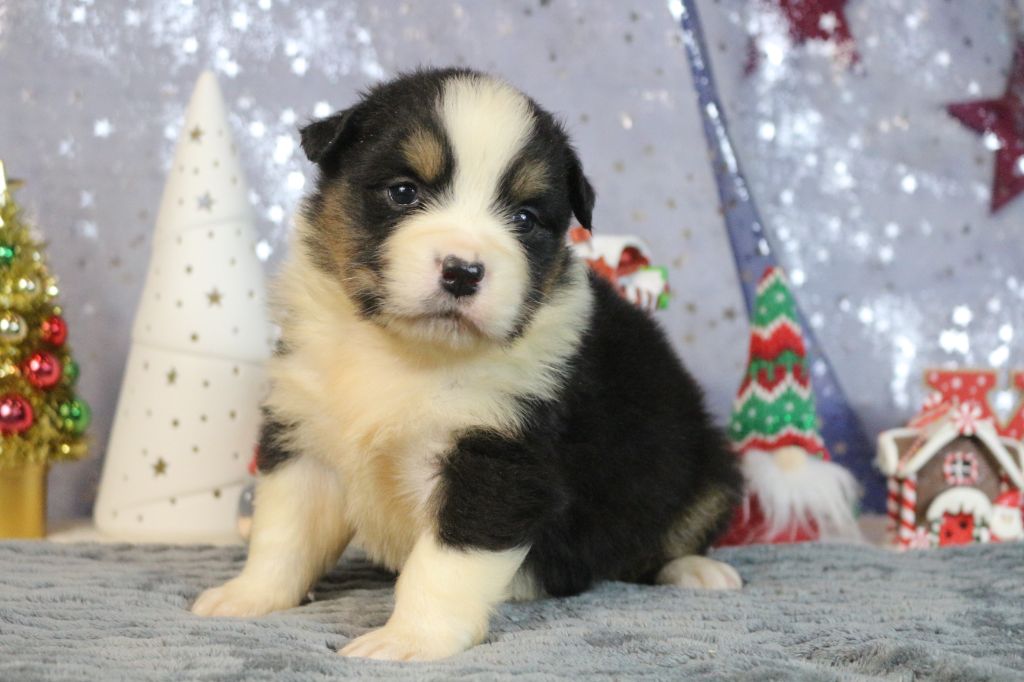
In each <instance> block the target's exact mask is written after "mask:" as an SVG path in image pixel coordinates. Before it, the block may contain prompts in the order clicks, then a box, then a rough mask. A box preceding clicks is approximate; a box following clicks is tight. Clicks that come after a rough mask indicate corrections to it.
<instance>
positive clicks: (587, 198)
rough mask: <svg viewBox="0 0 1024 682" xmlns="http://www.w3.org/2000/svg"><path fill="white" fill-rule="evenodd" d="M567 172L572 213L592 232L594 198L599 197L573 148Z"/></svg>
mask: <svg viewBox="0 0 1024 682" xmlns="http://www.w3.org/2000/svg"><path fill="white" fill-rule="evenodd" d="M567 173H568V178H567V179H568V181H569V205H570V206H572V213H573V215H575V216H576V219H577V220H579V221H580V225H582V226H583V227H585V228H586V229H587V231H588V232H592V231H593V226H592V224H591V223H592V220H593V214H594V200H595V199H596V198H597V197H596V195H595V194H594V187H593V186H592V185H591V184H590V181H589V180H587V176H586V175H584V174H583V164H581V163H580V158H579V157H578V156H577V155H576V152H575V151H573V150H571V149H570V150H569V161H568V171H567Z"/></svg>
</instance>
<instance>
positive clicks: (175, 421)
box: [171, 419, 181, 429]
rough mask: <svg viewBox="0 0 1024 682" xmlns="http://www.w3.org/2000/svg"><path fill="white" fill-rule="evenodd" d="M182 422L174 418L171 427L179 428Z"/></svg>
mask: <svg viewBox="0 0 1024 682" xmlns="http://www.w3.org/2000/svg"><path fill="white" fill-rule="evenodd" d="M180 424H181V422H179V421H178V420H177V419H172V420H171V428H174V429H176V428H178V426H179V425H180Z"/></svg>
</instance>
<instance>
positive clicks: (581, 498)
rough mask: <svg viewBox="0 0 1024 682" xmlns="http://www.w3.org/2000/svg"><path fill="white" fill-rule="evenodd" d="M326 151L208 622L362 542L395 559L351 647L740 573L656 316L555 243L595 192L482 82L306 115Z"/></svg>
mask: <svg viewBox="0 0 1024 682" xmlns="http://www.w3.org/2000/svg"><path fill="white" fill-rule="evenodd" d="M301 135H302V148H303V150H304V151H305V153H306V155H307V156H308V157H309V159H310V160H311V161H313V162H314V163H316V165H317V166H318V167H319V179H318V182H317V185H316V189H315V191H313V193H312V194H311V195H310V196H309V197H307V198H306V199H305V200H304V203H303V205H302V207H301V210H300V211H299V214H298V217H297V225H296V230H295V231H294V234H293V242H292V245H291V251H290V253H289V255H288V258H287V260H286V262H285V263H284V264H283V266H282V271H281V273H280V276H279V279H278V281H277V283H276V287H275V291H274V295H275V297H276V304H275V307H276V313H277V317H278V322H279V324H280V327H281V330H282V338H281V344H280V347H279V349H278V352H277V353H276V356H275V357H274V358H273V360H272V361H271V363H270V374H271V380H272V388H271V391H270V395H269V397H268V399H267V401H266V404H265V412H266V419H265V423H264V426H263V432H262V435H261V442H260V456H259V466H260V470H261V471H262V473H263V475H262V477H261V478H260V481H259V484H258V488H257V491H256V503H255V504H256V507H255V517H254V520H253V529H252V538H251V544H250V548H249V558H248V561H247V563H246V565H245V569H244V570H243V571H242V573H241V574H240V575H239V576H238V577H237V578H235V579H233V580H230V581H228V582H227V583H225V584H224V585H222V586H220V587H216V588H213V589H210V590H207V591H206V592H204V593H203V594H202V595H201V596H200V597H199V599H198V600H197V601H196V602H195V605H194V606H193V607H192V610H193V612H195V613H197V614H202V615H221V616H259V615H262V614H265V613H269V612H271V611H275V610H277V609H287V608H291V607H293V606H296V605H298V604H299V602H300V600H301V599H302V598H303V597H304V595H305V594H306V593H307V591H308V590H309V589H310V587H311V586H312V585H313V584H314V582H315V581H316V580H317V579H318V578H319V577H320V576H321V574H323V573H324V572H325V571H327V570H328V569H330V568H331V567H332V566H334V565H335V563H336V562H337V560H338V557H339V556H340V555H341V553H342V551H343V550H344V549H345V548H346V546H348V545H349V543H354V544H356V545H358V546H359V547H361V548H362V549H363V550H365V552H366V553H367V554H368V555H369V557H370V558H371V559H373V560H375V561H377V562H379V563H380V564H382V565H383V566H385V567H387V568H389V569H391V570H393V571H396V572H398V573H399V577H398V581H397V584H396V587H395V608H394V612H393V613H392V615H391V617H390V618H389V619H388V621H387V623H386V624H384V625H383V627H381V628H380V629H377V630H374V631H372V632H369V633H368V634H365V635H363V636H361V637H358V638H357V639H355V640H354V641H352V642H351V643H349V644H348V645H347V646H346V647H345V648H344V649H342V651H341V653H342V654H343V655H345V656H361V657H369V658H381V659H436V658H442V657H445V656H450V655H452V654H455V653H457V652H459V651H463V650H465V649H467V648H469V647H471V646H473V645H474V644H476V643H478V642H480V641H481V640H482V639H483V638H484V636H485V635H486V633H487V625H488V616H489V612H490V611H491V610H492V609H493V608H494V607H495V606H496V605H497V604H498V603H499V602H501V601H502V600H505V599H531V598H535V597H538V596H541V595H551V596H563V595H572V594H577V593H579V592H580V591H582V590H585V589H587V588H588V587H589V586H590V585H592V584H593V583H594V582H595V581H600V580H628V581H638V582H644V583H661V584H672V585H680V586H685V587H706V588H714V589H718V588H735V587H739V586H740V578H739V575H738V574H737V573H736V571H734V570H733V569H732V568H730V567H729V566H727V565H725V564H723V563H720V562H717V561H713V560H711V559H708V558H706V557H704V556H703V553H704V552H705V551H706V550H707V548H708V546H709V545H710V544H711V543H712V542H713V541H714V540H715V538H716V536H717V535H718V534H719V533H720V532H721V531H722V530H723V529H724V527H725V526H726V525H727V522H728V520H729V518H730V515H731V514H732V511H733V509H734V508H735V506H736V504H737V503H738V501H739V500H740V499H741V490H742V479H741V475H740V473H739V470H738V468H737V464H736V458H735V457H734V455H732V454H731V453H730V451H729V449H728V446H727V444H726V442H725V440H724V438H723V435H722V433H720V432H719V431H718V430H717V429H716V428H715V427H714V426H713V425H712V423H711V420H710V418H709V416H708V414H707V412H706V411H705V408H704V406H703V402H702V396H701V392H700V390H699V388H698V387H697V385H696V384H695V382H694V381H693V379H692V378H691V377H690V376H689V374H687V372H686V371H685V370H684V369H683V367H682V366H681V364H680V362H679V360H678V359H677V358H676V356H675V354H674V353H673V351H672V350H671V348H670V346H669V344H668V342H667V341H666V339H665V336H664V334H663V333H662V332H661V330H660V329H659V328H658V327H657V326H656V325H655V323H654V322H652V321H651V320H650V319H649V318H648V317H647V316H646V315H644V314H643V313H642V312H640V311H639V310H637V309H635V308H633V307H632V306H631V305H629V304H628V303H626V302H625V301H623V300H621V299H620V298H619V296H618V295H617V294H616V293H615V292H614V291H613V290H612V288H611V287H610V286H609V285H608V284H606V283H605V282H604V281H603V280H601V279H597V278H595V277H593V276H591V275H590V274H588V270H587V268H586V267H585V265H584V264H583V263H582V262H581V261H580V260H578V259H577V258H575V257H574V256H573V255H572V254H571V253H570V250H569V248H568V246H567V245H566V232H567V230H568V227H569V223H570V218H571V217H572V215H573V214H575V216H576V219H577V220H578V221H579V222H580V223H581V224H582V225H583V227H585V228H586V229H588V230H589V229H590V227H591V213H592V210H593V207H594V191H593V189H592V188H591V185H590V183H589V182H588V181H587V178H586V177H585V176H584V174H583V170H582V168H581V166H580V161H579V158H578V157H577V155H576V153H575V152H574V151H573V148H572V147H571V146H570V144H569V141H568V138H567V136H566V133H565V131H564V130H563V128H562V127H561V126H560V125H559V123H558V122H557V121H556V120H555V119H554V118H553V117H552V116H551V114H549V113H547V112H546V111H544V110H543V109H541V108H540V107H539V106H538V105H537V104H536V103H535V102H534V101H532V100H531V99H529V98H528V97H526V96H524V95H523V94H521V93H520V92H518V91H516V90H515V89H513V88H512V87H510V86H509V85H508V84H506V83H504V82H502V81H500V80H497V79H495V78H492V77H489V76H486V75H483V74H480V73H477V72H473V71H468V70H461V69H459V70H455V69H452V70H429V71H419V72H416V73H413V74H410V75H406V76H403V77H400V78H398V79H397V80H394V81H391V82H389V83H385V84H383V85H380V86H377V87H375V88H373V89H372V90H370V91H369V93H368V94H366V95H365V96H364V97H363V99H362V101H360V102H359V103H358V104H356V105H355V106H353V107H352V108H350V109H347V110H345V111H342V112H339V113H337V114H335V115H333V116H330V117H328V118H326V119H323V120H319V121H316V122H314V123H312V124H310V125H309V126H307V127H305V128H304V129H303V130H302V131H301Z"/></svg>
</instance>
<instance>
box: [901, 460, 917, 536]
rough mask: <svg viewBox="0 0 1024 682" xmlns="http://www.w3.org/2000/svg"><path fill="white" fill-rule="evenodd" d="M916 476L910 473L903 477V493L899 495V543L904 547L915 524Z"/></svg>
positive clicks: (912, 534)
mask: <svg viewBox="0 0 1024 682" xmlns="http://www.w3.org/2000/svg"><path fill="white" fill-rule="evenodd" d="M916 509H917V477H916V476H913V475H910V476H907V477H906V478H905V479H903V494H902V495H901V497H900V528H899V545H900V547H901V548H903V549H906V548H907V546H908V545H909V544H910V541H911V540H912V539H913V537H914V530H915V528H916V526H917V510H916Z"/></svg>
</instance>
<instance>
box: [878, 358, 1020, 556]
mask: <svg viewBox="0 0 1024 682" xmlns="http://www.w3.org/2000/svg"><path fill="white" fill-rule="evenodd" d="M926 379H927V381H928V384H929V385H930V386H932V388H934V389H935V392H934V393H933V394H932V395H930V396H929V397H928V399H927V401H926V402H925V405H924V407H923V408H922V409H921V412H920V413H918V414H917V415H916V416H915V417H914V418H913V419H911V420H910V422H909V423H908V425H907V426H906V427H903V428H897V429H890V430H888V431H884V432H883V433H882V434H881V435H880V436H879V438H878V460H877V461H878V466H879V468H880V469H881V470H882V473H884V474H885V475H886V476H887V478H888V480H887V483H888V500H887V501H888V509H887V511H888V516H889V529H890V533H891V535H892V540H893V543H894V544H896V545H897V546H898V547H900V548H901V549H916V548H927V547H939V546H949V545H962V544H969V543H973V542H982V543H985V542H1008V541H1014V540H1021V539H1024V506H1022V504H1024V501H1022V494H1021V491H1022V490H1024V443H1022V442H1021V440H1020V438H1021V434H1022V426H1024V400H1022V401H1021V403H1020V404H1019V405H1018V409H1017V410H1016V413H1015V414H1014V415H1013V416H1012V417H1011V418H1010V419H1009V420H1008V421H1007V422H1005V423H1000V422H999V420H998V418H997V416H996V415H995V413H994V412H993V411H992V408H991V406H990V405H989V403H988V400H987V399H986V395H987V394H988V392H989V391H990V390H992V389H993V388H994V387H995V385H996V374H995V372H994V371H988V370H932V371H929V372H927V374H926ZM1013 380H1014V384H1015V386H1016V387H1017V388H1018V390H1021V391H1024V372H1016V373H1015V374H1014V375H1013Z"/></svg>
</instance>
